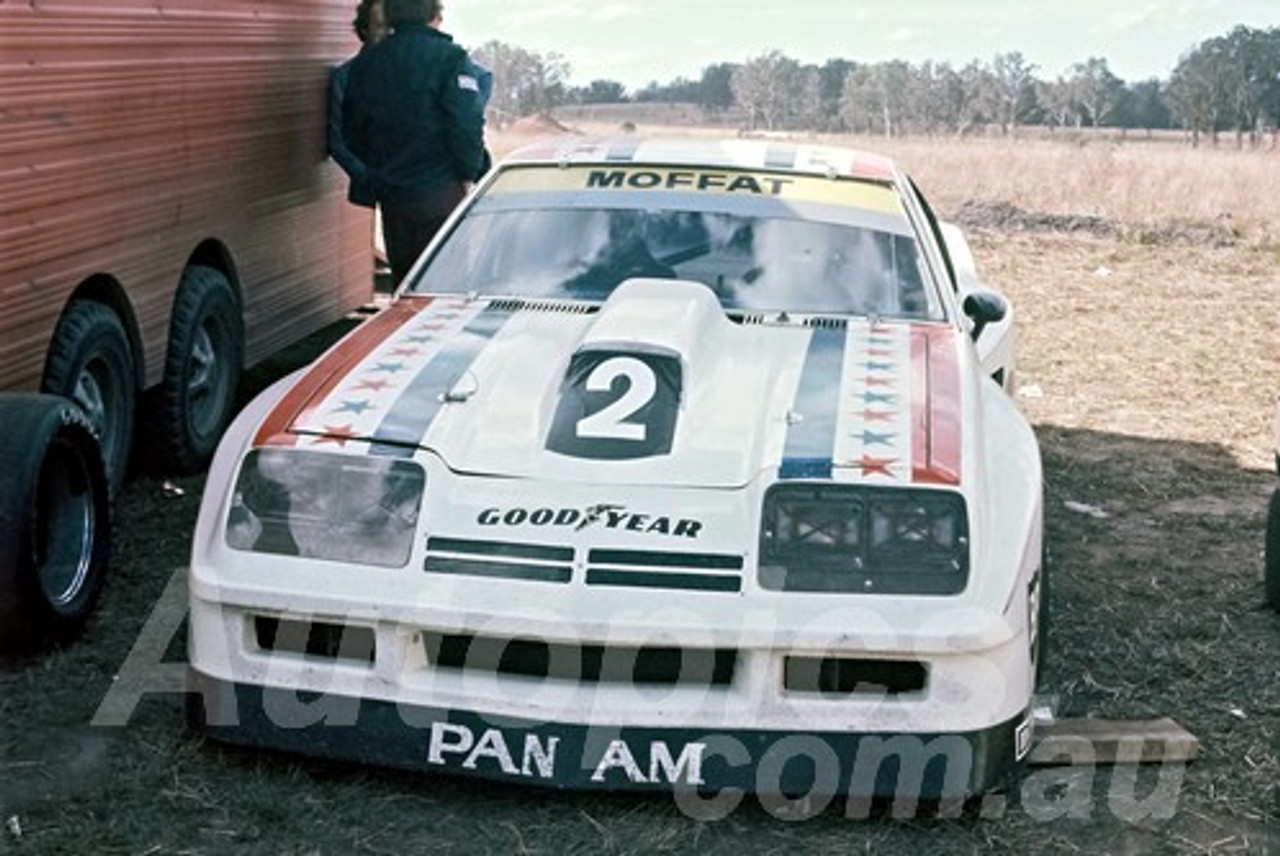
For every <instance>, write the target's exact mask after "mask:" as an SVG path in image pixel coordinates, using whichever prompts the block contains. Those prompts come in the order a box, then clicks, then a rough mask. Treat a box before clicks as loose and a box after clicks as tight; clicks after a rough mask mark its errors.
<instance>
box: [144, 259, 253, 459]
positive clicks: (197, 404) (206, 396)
mask: <svg viewBox="0 0 1280 856" xmlns="http://www.w3.org/2000/svg"><path fill="white" fill-rule="evenodd" d="M243 353H244V328H243V325H242V322H241V317H240V304H239V301H238V300H237V298H236V295H235V292H234V291H232V289H231V284H230V283H229V282H228V281H227V278H226V276H224V275H223V273H222V272H221V271H219V270H216V269H215V268H211V267H206V266H204V265H190V266H188V267H187V269H186V270H184V271H183V273H182V281H181V283H180V284H179V286H178V294H177V297H175V298H174V304H173V315H172V316H171V319H170V322H169V348H168V352H167V353H166V355H165V364H164V376H163V378H162V379H161V382H160V386H159V388H158V389H157V390H155V392H154V397H153V401H152V406H151V407H150V408H149V409H150V412H151V418H150V419H149V420H148V423H149V428H150V430H151V432H152V434H153V438H154V440H155V442H154V443H153V444H152V446H151V447H152V448H153V449H155V451H156V452H157V454H158V455H159V460H158V461H156V462H155V463H157V464H158V465H159V466H160V467H161V468H162V469H164V470H166V471H168V472H176V473H192V472H197V471H199V470H200V469H203V468H204V467H205V466H206V465H207V464H208V463H209V459H210V458H211V457H212V456H213V452H214V449H216V448H217V446H218V440H219V439H221V437H222V432H223V431H225V430H226V427H227V424H228V423H229V422H230V420H231V416H232V412H233V409H234V406H235V400H236V386H237V384H238V382H239V379H240V364H241V360H242V356H243Z"/></svg>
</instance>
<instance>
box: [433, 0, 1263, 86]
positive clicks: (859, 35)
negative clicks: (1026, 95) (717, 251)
mask: <svg viewBox="0 0 1280 856" xmlns="http://www.w3.org/2000/svg"><path fill="white" fill-rule="evenodd" d="M444 6H445V12H444V22H445V23H444V29H445V30H446V31H448V32H449V33H451V34H452V35H453V36H454V38H455V39H457V41H458V42H459V43H461V44H462V45H463V46H464V47H467V48H475V47H479V46H480V45H481V44H483V43H484V42H487V41H490V40H492V39H496V40H497V41H500V42H504V43H506V44H509V45H513V46H515V47H520V48H524V49H526V50H530V51H536V52H538V53H540V54H544V55H546V54H550V53H557V54H560V55H561V56H562V57H563V58H564V59H565V60H567V61H568V64H569V67H570V77H569V83H570V84H571V85H576V86H585V85H587V84H589V83H590V82H591V81H593V80H613V81H617V82H619V83H622V84H623V85H624V86H626V87H627V88H628V90H630V91H633V92H634V91H635V90H637V89H641V88H643V87H644V86H646V85H647V84H649V83H651V82H654V81H656V82H658V83H660V84H666V83H670V82H671V81H673V80H675V79H676V78H677V77H687V78H690V79H693V80H697V79H700V78H701V76H702V70H703V69H704V68H706V67H707V66H708V65H711V64H713V63H718V62H744V61H746V60H749V59H752V58H754V57H758V56H761V55H762V54H765V53H767V52H768V51H770V50H774V49H776V50H780V51H781V52H782V53H783V54H785V55H786V56H788V57H790V58H792V59H795V60H799V61H800V62H802V63H815V64H821V63H823V62H825V61H826V60H828V59H835V58H839V59H849V60H854V61H856V62H869V63H873V62H882V61H885V60H892V59H901V60H907V61H908V62H911V63H920V62H923V61H925V60H930V59H931V60H935V61H949V62H951V63H952V65H954V66H956V67H960V66H963V65H965V64H967V63H968V62H970V61H971V60H975V59H977V60H980V61H983V62H990V61H991V59H992V58H993V57H994V56H995V55H996V54H1000V53H1008V52H1010V51H1019V52H1020V53H1021V54H1022V56H1023V57H1024V58H1025V59H1026V61H1027V62H1029V63H1032V64H1034V65H1035V66H1036V70H1035V74H1036V76H1037V77H1039V78H1041V79H1052V78H1054V77H1057V76H1058V75H1059V74H1063V73H1065V72H1066V71H1067V69H1068V68H1069V67H1070V66H1071V65H1073V64H1074V63H1077V62H1083V61H1084V60H1087V59H1089V58H1090V57H1095V56H1100V57H1103V58H1105V59H1106V60H1107V62H1108V65H1109V67H1110V69H1111V72H1112V73H1113V74H1115V75H1116V76H1117V77H1119V78H1121V79H1122V80H1125V81H1127V82H1136V81H1140V80H1146V79H1149V78H1152V77H1158V78H1161V79H1166V78H1168V76H1169V73H1170V72H1171V71H1172V70H1173V68H1174V66H1175V65H1177V62H1178V57H1179V56H1181V55H1182V54H1183V53H1184V52H1186V51H1187V50H1189V49H1191V48H1193V47H1195V46H1196V45H1197V44H1198V43H1200V42H1201V41H1204V40H1205V39H1208V38H1212V37H1214V36H1220V35H1224V34H1226V33H1227V32H1229V31H1230V30H1231V29H1232V28H1233V27H1235V26H1236V25H1237V24H1245V25H1248V26H1251V27H1257V28H1264V29H1265V28H1270V27H1276V26H1280V0H1023V2H1017V0H950V2H947V0H861V2H859V0H737V2H731V0H643V2H641V0H446V2H445V4H444Z"/></svg>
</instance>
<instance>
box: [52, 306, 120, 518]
mask: <svg viewBox="0 0 1280 856" xmlns="http://www.w3.org/2000/svg"><path fill="white" fill-rule="evenodd" d="M40 390H41V392H47V393H51V394H53V395H61V396H64V397H66V398H69V399H71V400H72V401H74V402H75V403H76V405H77V406H78V407H79V408H80V409H81V410H82V411H84V414H85V416H87V417H88V419H89V422H90V424H91V425H93V428H94V433H95V434H97V436H98V442H99V445H100V448H101V449H102V459H103V464H104V466H105V467H106V470H107V480H108V482H109V483H110V485H111V490H112V492H113V494H114V492H115V491H117V490H119V489H120V486H121V485H122V484H124V480H125V476H126V475H127V474H128V468H129V451H130V449H131V448H132V446H133V426H134V412H135V409H136V407H137V403H138V388H137V384H136V383H135V382H134V362H133V349H132V348H131V347H130V345H129V336H128V335H127V334H126V333H125V330H124V325H123V324H122V323H121V322H120V317H119V316H118V315H116V313H115V312H113V311H112V310H111V309H110V308H109V307H107V306H106V305H105V304H102V303H98V302H96V301H93V300H72V301H71V302H70V303H68V304H67V308H66V310H65V311H64V312H63V313H62V317H61V318H60V319H59V320H58V326H57V328H56V329H55V330H54V333H53V340H52V341H51V342H50V344H49V353H48V356H47V357H46V359H45V366H44V380H43V381H42V383H41V385H40Z"/></svg>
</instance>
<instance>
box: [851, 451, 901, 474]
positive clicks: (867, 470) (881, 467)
mask: <svg viewBox="0 0 1280 856" xmlns="http://www.w3.org/2000/svg"><path fill="white" fill-rule="evenodd" d="M897 461H898V459H897V458H873V457H871V456H870V455H863V456H862V460H860V461H854V462H853V465H854V466H855V467H857V468H859V469H860V470H862V474H863V475H864V476H873V475H882V476H887V477H889V478H893V473H891V472H889V467H891V466H893V464H895V463H897Z"/></svg>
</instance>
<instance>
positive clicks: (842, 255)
mask: <svg viewBox="0 0 1280 856" xmlns="http://www.w3.org/2000/svg"><path fill="white" fill-rule="evenodd" d="M619 196H620V197H624V196H625V194H619ZM529 201H530V200H528V199H525V200H523V202H524V204H523V205H521V204H513V202H514V200H502V201H500V202H497V203H493V202H491V201H489V200H481V201H480V202H479V203H477V205H476V206H474V207H473V208H472V209H471V210H470V211H469V212H468V213H467V216H466V217H464V218H463V219H462V220H461V222H460V223H459V224H458V225H457V227H456V228H455V229H454V231H453V232H452V233H451V234H450V235H449V236H448V238H447V240H446V241H445V242H444V243H443V245H442V246H441V247H440V249H439V250H438V251H437V253H436V254H435V256H434V257H433V258H432V259H431V260H430V262H429V264H428V265H427V266H426V269H425V270H424V272H423V274H422V276H421V277H420V278H419V279H418V280H417V281H416V282H415V283H414V284H413V286H412V291H414V292H417V293H475V294H479V295H483V296H499V295H500V296H511V297H526V298H539V299H572V300H589V301H602V300H604V299H605V298H607V297H608V296H609V294H610V293H611V292H612V291H613V289H615V288H617V286H618V285H619V284H620V283H622V282H624V281H625V280H627V279H631V278H633V277H652V278H660V279H682V280H694V281H697V282H701V283H703V284H705V285H707V286H708V287H709V288H711V290H712V291H713V292H714V293H715V294H716V296H717V297H718V298H719V300H720V303H721V305H722V306H723V307H724V308H725V309H726V310H730V311H734V310H737V311H743V312H753V311H771V310H773V311H781V310H785V311H788V312H803V313H815V314H839V315H864V316H876V317H881V318H904V319H938V318H940V317H941V315H942V310H941V307H940V306H939V302H938V300H937V298H936V296H935V295H934V293H933V292H932V290H931V289H930V288H928V287H926V280H925V276H926V274H925V272H924V270H925V269H924V265H923V262H922V260H921V258H920V251H919V246H918V244H917V242H916V241H915V239H914V236H912V235H911V234H904V233H903V232H902V230H901V229H898V228H896V226H897V224H896V223H894V222H892V220H891V218H888V217H883V218H880V219H882V220H884V221H886V222H884V223H880V222H877V221H876V220H875V219H874V218H864V219H867V220H869V221H870V222H869V223H857V222H849V221H848V218H842V217H828V218H827V219H817V218H810V217H802V216H797V206H795V205H780V204H776V205H774V206H773V209H774V210H773V211H763V212H762V211H751V210H745V211H733V210H720V211H714V210H712V211H708V210H692V209H686V210H680V209H679V208H673V207H662V208H658V207H655V206H653V205H652V204H646V205H644V206H643V207H641V206H639V205H636V204H635V203H634V200H633V199H625V200H619V201H626V202H629V203H632V204H630V205H617V206H611V207H594V206H593V207H584V206H583V205H581V204H580V202H578V201H577V200H574V202H578V204H574V202H569V203H568V204H566V205H564V206H563V207H560V206H557V207H533V206H531V205H529V204H528V203H529ZM557 201H561V200H557ZM646 202H648V200H646ZM757 207H759V206H757ZM774 214H776V215H779V216H769V215H774Z"/></svg>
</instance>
